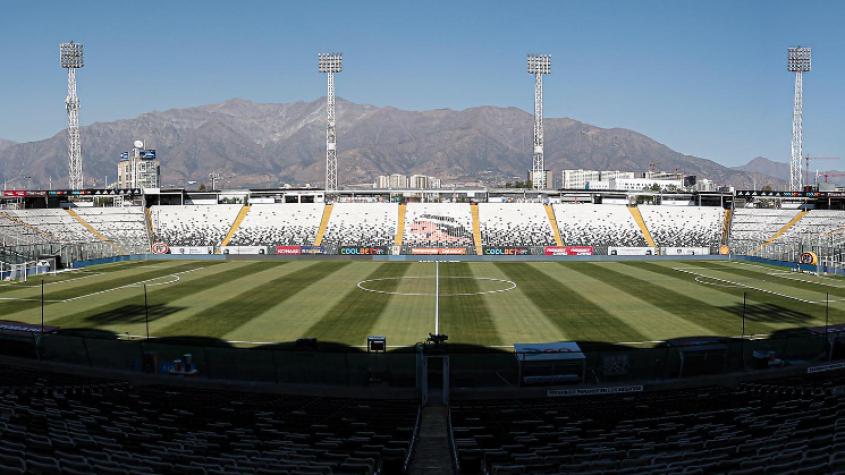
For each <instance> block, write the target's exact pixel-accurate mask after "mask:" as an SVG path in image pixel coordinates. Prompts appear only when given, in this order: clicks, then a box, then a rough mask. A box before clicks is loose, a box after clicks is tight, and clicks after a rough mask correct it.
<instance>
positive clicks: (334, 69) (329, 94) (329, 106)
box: [318, 53, 343, 191]
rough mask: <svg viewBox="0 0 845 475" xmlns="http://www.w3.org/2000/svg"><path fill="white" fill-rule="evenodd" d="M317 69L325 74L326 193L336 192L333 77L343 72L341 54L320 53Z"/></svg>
mask: <svg viewBox="0 0 845 475" xmlns="http://www.w3.org/2000/svg"><path fill="white" fill-rule="evenodd" d="M318 57H319V69H320V72H321V73H326V82H327V86H328V89H327V91H326V119H327V120H326V191H337V133H336V131H335V95H334V75H335V73H339V72H341V71H343V53H320V54H319V55H318Z"/></svg>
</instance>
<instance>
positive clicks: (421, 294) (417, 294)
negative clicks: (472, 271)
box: [358, 276, 517, 297]
mask: <svg viewBox="0 0 845 475" xmlns="http://www.w3.org/2000/svg"><path fill="white" fill-rule="evenodd" d="M431 278H432V277H430V276H429V277H420V276H410V277H382V278H380V279H367V280H362V281H361V282H358V288H359V289H361V290H363V291H365V292H373V293H376V294H385V295H400V296H403V297H432V296H434V294H433V293H431V292H391V291H388V290H376V289H371V288H369V287H367V286H366V285H364V284H366V283H368V282H378V281H382V280H402V279H431ZM446 278H447V279H473V280H487V281H491V282H500V283H503V284H505V285H508V287H506V288H503V289H494V290H484V291H478V292H458V293H453V294H440V296H441V297H467V296H471V295H486V294H498V293H501V292H510V291H511V290H513V289H515V288H516V287H517V286H516V282H514V281H512V280H505V279H494V278H492V277H459V276H453V277H446Z"/></svg>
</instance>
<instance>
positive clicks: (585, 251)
mask: <svg viewBox="0 0 845 475" xmlns="http://www.w3.org/2000/svg"><path fill="white" fill-rule="evenodd" d="M543 251H544V254H545V255H547V256H592V255H593V246H546V247H545V248H544V249H543Z"/></svg>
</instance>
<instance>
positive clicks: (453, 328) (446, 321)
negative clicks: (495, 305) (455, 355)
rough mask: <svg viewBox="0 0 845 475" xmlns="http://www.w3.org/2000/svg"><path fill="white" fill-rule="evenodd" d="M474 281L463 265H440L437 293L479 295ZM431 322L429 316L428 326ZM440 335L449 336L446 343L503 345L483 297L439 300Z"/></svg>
mask: <svg viewBox="0 0 845 475" xmlns="http://www.w3.org/2000/svg"><path fill="white" fill-rule="evenodd" d="M454 277H459V278H454ZM467 277H469V278H467ZM474 277H475V274H474V273H473V271H472V268H471V267H470V265H469V264H467V263H465V262H462V263H446V264H440V292H441V293H450V294H459V293H469V294H471V293H475V292H479V291H480V290H481V289H480V288H479V286H478V282H476V280H475V279H474ZM433 320H434V318H433V316H432V326H433ZM432 332H433V330H432ZM440 333H445V334H447V335H449V342H450V343H466V344H473V345H491V346H492V345H501V344H503V341H502V338H501V337H500V336H499V332H498V330H497V328H496V324H495V323H494V322H493V318H492V316H491V314H490V309H489V308H488V306H487V300H486V299H485V296H484V295H460V296H454V297H442V298H441V299H440Z"/></svg>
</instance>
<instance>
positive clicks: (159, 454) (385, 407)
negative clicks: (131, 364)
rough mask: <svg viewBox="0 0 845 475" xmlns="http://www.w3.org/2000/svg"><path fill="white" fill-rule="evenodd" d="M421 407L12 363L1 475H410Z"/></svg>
mask: <svg viewBox="0 0 845 475" xmlns="http://www.w3.org/2000/svg"><path fill="white" fill-rule="evenodd" d="M417 418H418V408H417V406H416V404H415V403H414V402H413V401H380V400H355V399H342V398H313V397H294V396H279V395H270V394H255V393H244V392H236V391H210V390H201V389H195V388H184V387H180V388H175V387H169V386H150V387H143V386H140V387H139V386H133V385H130V384H128V383H119V382H118V383H115V382H103V381H99V380H88V379H86V378H77V377H72V376H64V375H60V374H51V373H44V372H33V371H22V370H17V369H15V368H9V367H4V366H0V473H44V474H47V473H49V474H52V473H71V474H75V473H173V474H175V473H179V474H186V473H187V474H215V475H223V474H240V473H258V474H267V475H270V474H298V475H306V474H310V475H316V474H348V475H353V474H355V475H359V474H376V473H401V472H402V471H403V470H404V467H405V464H406V461H407V459H408V456H409V453H410V450H411V448H412V447H411V443H412V440H413V438H414V434H415V431H416V421H417Z"/></svg>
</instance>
